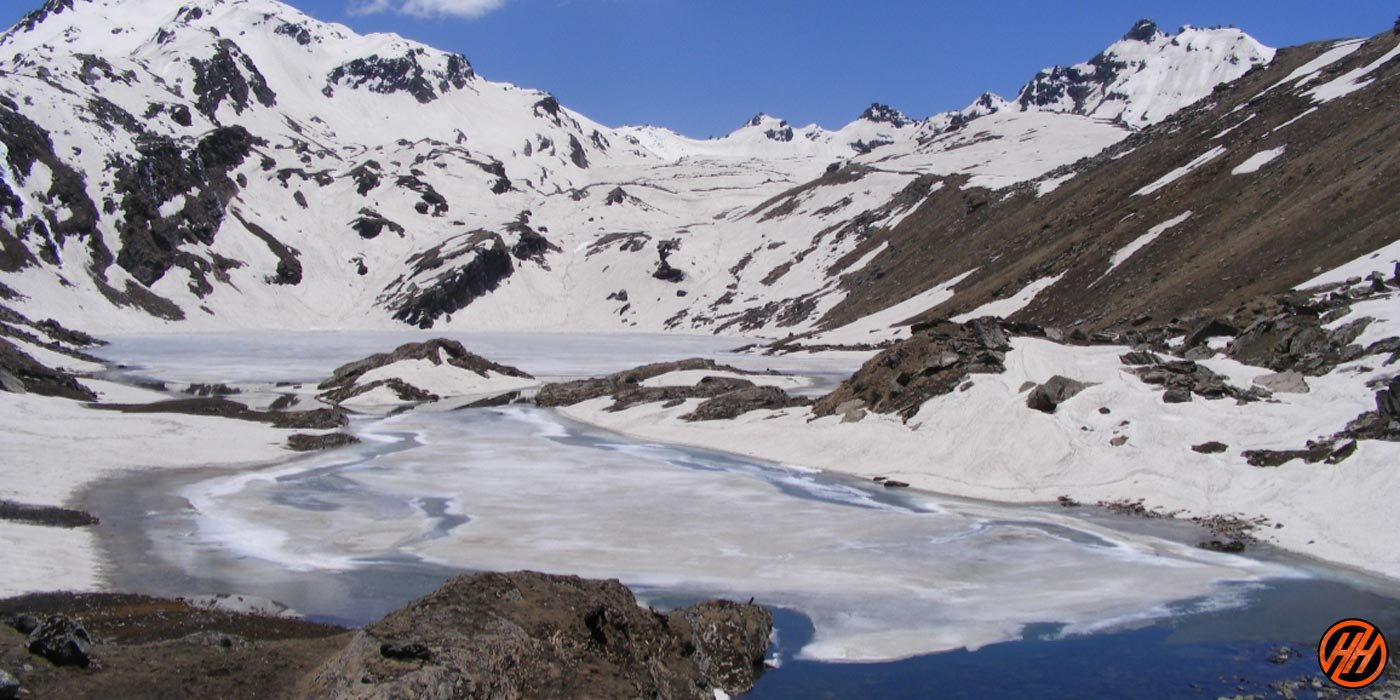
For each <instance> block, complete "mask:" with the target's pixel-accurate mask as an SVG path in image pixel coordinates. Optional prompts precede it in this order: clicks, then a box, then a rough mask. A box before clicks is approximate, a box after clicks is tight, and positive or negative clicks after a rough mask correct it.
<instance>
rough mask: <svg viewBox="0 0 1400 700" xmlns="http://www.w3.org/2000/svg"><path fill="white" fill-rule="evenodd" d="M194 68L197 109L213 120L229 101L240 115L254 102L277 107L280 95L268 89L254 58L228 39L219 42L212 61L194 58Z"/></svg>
mask: <svg viewBox="0 0 1400 700" xmlns="http://www.w3.org/2000/svg"><path fill="white" fill-rule="evenodd" d="M190 67H191V68H193V69H194V93H195V97H196V99H195V109H198V110H199V111H200V112H203V113H204V115H205V116H207V117H209V118H210V119H214V118H215V116H216V114H217V113H218V110H219V105H222V104H224V103H225V102H227V103H228V104H229V105H231V106H232V107H233V111H234V112H235V113H237V114H242V113H243V111H244V110H246V109H248V108H249V107H250V106H251V105H252V103H253V101H254V100H256V101H257V103H258V104H260V105H262V106H264V107H274V106H276V105H277V93H275V92H273V91H272V88H270V87H268V86H267V80H266V79H265V78H263V75H262V73H261V72H259V71H258V67H257V66H255V65H253V59H251V58H248V55H247V54H245V53H243V50H242V49H240V48H238V44H235V43H233V42H232V41H230V40H228V39H219V41H218V43H217V44H216V45H215V47H214V54H213V55H212V56H210V57H209V58H207V59H198V58H191V59H190Z"/></svg>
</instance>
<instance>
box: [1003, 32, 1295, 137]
mask: <svg viewBox="0 0 1400 700" xmlns="http://www.w3.org/2000/svg"><path fill="white" fill-rule="evenodd" d="M1273 57H1274V50H1273V49H1271V48H1269V47H1267V46H1264V45H1263V44H1260V43H1259V42H1258V41H1255V40H1254V38H1253V37H1251V36H1249V35H1248V34H1245V33H1244V32H1242V31H1240V30H1238V29H1233V28H1229V29H1219V28H1217V29H1197V28H1194V27H1190V26H1187V27H1182V28H1181V30H1180V31H1178V32H1177V33H1176V34H1174V35H1171V34H1167V33H1165V32H1163V31H1162V30H1161V29H1160V28H1159V27H1158V26H1157V24H1156V23H1155V22H1153V21H1152V20H1147V19H1144V20H1140V21H1139V22H1138V23H1137V24H1135V25H1133V28H1132V29H1131V30H1129V31H1128V33H1127V34H1125V35H1124V36H1123V38H1122V39H1120V40H1119V41H1117V42H1114V43H1113V45H1111V46H1109V47H1108V48H1107V49H1105V50H1104V52H1103V53H1100V54H1099V55H1097V56H1094V57H1093V58H1091V59H1089V60H1088V61H1086V62H1084V63H1079V64H1076V65H1073V66H1068V67H1065V66H1056V67H1053V68H1046V69H1045V70H1043V71H1041V72H1040V73H1039V74H1037V75H1036V76H1035V79H1034V80H1032V81H1031V82H1029V83H1027V84H1026V86H1025V87H1023V88H1021V92H1020V94H1019V95H1018V96H1017V97H1016V105H1017V107H1019V108H1020V109H1022V110H1025V111H1040V112H1068V113H1071V114H1082V115H1084V116H1087V117H1096V118H1099V119H1111V120H1116V121H1118V122H1120V123H1122V124H1123V125H1125V126H1127V127H1128V128H1131V129H1140V128H1142V127H1144V126H1150V125H1152V124H1156V123H1157V122H1160V121H1162V120H1163V119H1166V118H1167V117H1169V116H1171V115H1172V114H1173V113H1174V112H1176V111H1177V110H1179V109H1181V108H1182V107H1185V106H1187V105H1190V104H1192V103H1193V102H1196V101H1197V100H1199V99H1201V98H1202V97H1203V96H1205V95H1208V94H1210V91H1211V90H1212V89H1213V88H1214V87H1215V86H1216V85H1219V84H1221V83H1226V82H1229V81H1231V80H1234V79H1236V78H1238V77H1240V76H1241V75H1244V74H1245V73H1246V72H1248V71H1249V70H1250V69H1251V68H1254V67H1255V66H1263V65H1266V64H1268V63H1269V61H1271V60H1272V59H1273Z"/></svg>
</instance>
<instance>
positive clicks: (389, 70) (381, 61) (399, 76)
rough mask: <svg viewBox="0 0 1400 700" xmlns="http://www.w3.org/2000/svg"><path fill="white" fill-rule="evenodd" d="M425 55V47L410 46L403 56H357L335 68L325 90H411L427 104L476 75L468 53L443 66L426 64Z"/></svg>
mask: <svg viewBox="0 0 1400 700" xmlns="http://www.w3.org/2000/svg"><path fill="white" fill-rule="evenodd" d="M425 58H427V51H426V50H424V49H409V50H408V52H407V53H405V54H404V55H403V56H398V57H392V58H390V57H383V56H379V55H378V54H375V55H371V56H366V57H364V58H356V59H354V60H352V61H349V62H347V63H344V64H342V65H339V66H336V67H335V68H334V69H332V70H331V72H330V73H329V74H327V75H326V86H325V88H323V89H322V90H321V92H322V94H324V95H326V96H327V97H330V96H333V95H334V94H335V88H336V87H341V86H344V87H348V88H350V89H352V90H369V91H370V92H377V93H381V94H385V95H389V94H393V93H396V92H407V93H408V94H410V95H413V98H414V99H416V100H418V102H420V103H422V104H427V103H429V102H432V101H434V100H436V99H438V97H439V93H446V92H448V91H450V90H454V89H456V90H460V89H462V88H464V87H466V86H467V84H468V83H469V82H471V80H472V78H473V77H475V75H476V73H475V71H473V70H472V67H471V64H470V63H469V62H467V59H466V57H464V56H461V55H459V54H453V55H451V56H448V58H447V65H446V66H445V68H444V69H442V70H433V69H431V68H428V67H425V66H424V65H423V59H425Z"/></svg>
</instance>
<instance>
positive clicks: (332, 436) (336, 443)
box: [287, 433, 360, 452]
mask: <svg viewBox="0 0 1400 700" xmlns="http://www.w3.org/2000/svg"><path fill="white" fill-rule="evenodd" d="M359 442H360V439H359V438H357V437H355V436H354V435H351V434H349V433H329V434H326V435H308V434H306V433H296V434H294V435H292V436H291V437H289V438H287V449H289V450H292V451H294V452H315V451H317V450H332V449H335V448H337V447H345V446H346V445H354V444H357V443H359Z"/></svg>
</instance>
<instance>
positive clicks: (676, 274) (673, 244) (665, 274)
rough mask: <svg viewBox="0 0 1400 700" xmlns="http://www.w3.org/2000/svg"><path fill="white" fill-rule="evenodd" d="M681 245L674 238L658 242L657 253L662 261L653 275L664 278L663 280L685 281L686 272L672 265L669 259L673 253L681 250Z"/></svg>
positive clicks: (660, 278)
mask: <svg viewBox="0 0 1400 700" xmlns="http://www.w3.org/2000/svg"><path fill="white" fill-rule="evenodd" d="M680 247H681V244H680V241H678V240H676V239H674V238H673V239H670V240H666V241H661V242H660V243H657V244H656V254H657V256H658V257H659V258H660V261H659V262H658V263H657V265H656V271H655V272H652V273H651V276H652V277H655V278H656V279H659V280H662V281H663V282H683V281H685V273H684V272H682V271H681V270H678V269H676V268H674V267H672V266H671V263H670V261H669V258H670V257H671V253H674V252H675V251H677V250H679V249H680Z"/></svg>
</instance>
